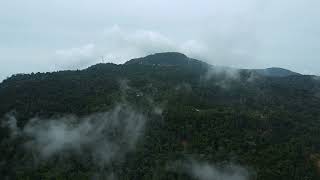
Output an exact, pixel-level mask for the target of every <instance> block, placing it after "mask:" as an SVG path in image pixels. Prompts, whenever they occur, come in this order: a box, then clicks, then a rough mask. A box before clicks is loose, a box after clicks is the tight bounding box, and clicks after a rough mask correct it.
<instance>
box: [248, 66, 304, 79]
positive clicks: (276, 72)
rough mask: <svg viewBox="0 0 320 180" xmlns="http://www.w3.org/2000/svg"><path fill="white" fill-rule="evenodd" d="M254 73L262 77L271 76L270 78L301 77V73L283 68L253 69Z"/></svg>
mask: <svg viewBox="0 0 320 180" xmlns="http://www.w3.org/2000/svg"><path fill="white" fill-rule="evenodd" d="M253 71H255V72H257V73H258V74H260V75H263V76H269V77H286V76H296V75H301V74H299V73H296V72H293V71H290V70H287V69H283V68H277V67H272V68H267V69H253Z"/></svg>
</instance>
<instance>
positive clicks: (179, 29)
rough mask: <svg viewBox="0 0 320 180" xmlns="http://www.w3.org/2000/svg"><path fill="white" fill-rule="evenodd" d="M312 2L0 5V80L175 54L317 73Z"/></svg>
mask: <svg viewBox="0 0 320 180" xmlns="http://www.w3.org/2000/svg"><path fill="white" fill-rule="evenodd" d="M319 9H320V1H319V0H126V1H125V0H45V1H44V0H1V1H0V81H1V80H2V79H4V78H6V77H8V76H10V75H11V74H13V73H22V72H24V73H27V72H38V71H40V72H44V71H53V70H63V69H78V68H79V69H81V68H85V67H87V66H89V65H92V64H95V63H97V62H101V61H102V60H101V56H104V57H105V62H115V63H123V62H125V61H126V60H129V59H130V58H133V57H140V56H145V55H147V54H150V53H156V52H164V51H179V52H182V53H185V54H187V55H188V56H190V57H194V58H199V59H201V60H205V61H207V62H209V63H211V64H213V65H224V66H233V67H240V68H265V67H275V66H277V67H284V68H288V69H291V70H294V71H298V72H301V73H306V74H320V59H319V57H320V20H319V19H320V11H319Z"/></svg>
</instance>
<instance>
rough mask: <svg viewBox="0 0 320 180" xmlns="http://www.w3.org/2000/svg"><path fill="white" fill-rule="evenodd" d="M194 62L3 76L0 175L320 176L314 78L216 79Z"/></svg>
mask: <svg viewBox="0 0 320 180" xmlns="http://www.w3.org/2000/svg"><path fill="white" fill-rule="evenodd" d="M172 59H174V60H172ZM162 61H164V62H162ZM191 61H192V62H193V63H196V64H200V65H199V66H190V62H189V63H188V58H187V57H186V56H184V55H181V54H175V53H173V54H172V53H169V54H168V53H164V54H156V55H152V56H147V57H145V58H140V59H138V60H131V61H129V62H128V63H126V64H123V65H115V64H97V65H94V66H92V67H89V68H87V69H84V70H81V71H61V72H52V73H36V74H27V75H15V76H12V77H11V78H9V79H6V80H5V81H4V82H3V83H1V84H0V99H1V103H0V117H2V118H1V124H2V126H1V127H0V153H1V156H0V162H1V163H0V177H4V179H6V178H7V179H19V178H20V179H50V178H60V179H94V178H97V179H99V178H100V179H108V178H111V177H113V178H117V179H137V180H138V179H139V180H140V179H142V180H143V179H146V180H149V179H155V180H157V179H163V180H165V179H178V180H185V179H187V180H188V179H197V176H192V174H190V173H191V172H193V171H194V170H195V169H199V168H200V172H204V171H202V170H203V169H201V168H203V166H204V169H205V170H208V171H210V170H213V171H214V172H216V171H217V172H219V173H221V174H223V175H225V173H226V172H230V171H231V172H234V171H235V169H238V170H239V168H238V167H239V166H240V167H241V168H240V169H246V170H245V171H246V172H248V176H240V177H241V178H243V179H259V180H269V179H318V178H319V176H318V175H317V166H316V164H317V163H318V162H319V161H320V146H319V144H320V134H319V129H320V112H319V108H320V95H319V94H320V93H319V92H320V82H319V81H318V80H317V79H316V78H315V77H314V76H304V75H289V76H283V75H282V74H281V77H277V76H280V75H279V74H277V76H272V77H269V76H261V75H257V74H256V73H254V72H253V71H252V70H236V71H235V72H234V71H231V73H230V72H229V70H228V71H227V72H225V71H221V69H220V70H219V71H214V72H211V69H210V68H211V67H208V66H204V65H203V64H205V63H202V62H198V61H196V60H191ZM104 118H105V121H102V120H101V119H104ZM130 119H132V121H131V120H130ZM115 120H118V121H115ZM138 120H142V121H143V122H145V123H146V124H145V125H143V126H142V125H141V124H140V123H139V122H140V121H138ZM86 121H87V123H86ZM15 122H16V123H17V124H15ZM101 122H102V124H100V123H101ZM15 125H17V126H15ZM92 128H94V129H93V130H92ZM78 132H80V133H78ZM100 133H102V134H103V136H101V135H100ZM136 133H138V134H139V136H138V135H137V134H136ZM128 138H130V141H128V140H127V139H128ZM131 138H132V139H131ZM131 140H132V141H131ZM30 144H31V145H33V146H31V148H30ZM48 147H49V148H48ZM49 150H50V151H49ZM102 150H103V151H102ZM43 151H44V152H45V153H44V152H43ZM43 153H44V154H45V155H46V156H44V157H43V156H41V155H42V154H43ZM49 155H50V156H49ZM190 159H191V160H190ZM196 162H199V163H198V164H197V163H196ZM195 164H196V165H197V166H196V168H195V169H193V167H194V165H195ZM199 164H200V165H199ZM234 164H236V165H234ZM179 165H180V166H179ZM230 166H231V167H234V166H235V167H237V168H235V169H234V168H233V169H232V168H231V170H230V169H228V168H225V167H230ZM215 170H216V171H215ZM242 172H243V171H242ZM209 173H211V172H209ZM211 174H212V173H211ZM236 174H237V175H238V174H239V172H238V171H236ZM240 174H241V173H240ZM230 176H231V177H234V176H232V175H229V176H223V177H230Z"/></svg>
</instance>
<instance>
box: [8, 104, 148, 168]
mask: <svg viewBox="0 0 320 180" xmlns="http://www.w3.org/2000/svg"><path fill="white" fill-rule="evenodd" d="M146 121H147V118H146V116H144V115H143V114H142V113H140V112H138V111H135V110H134V109H133V108H132V107H131V106H129V105H126V104H119V105H117V106H115V107H114V108H113V109H111V110H110V111H107V112H102V113H95V114H91V115H88V116H86V117H77V116H74V115H70V116H64V117H61V118H54V119H41V118H33V119H31V120H30V121H29V122H28V123H27V124H26V125H25V126H24V127H23V128H22V129H19V128H18V127H17V125H16V123H17V120H16V119H15V117H13V116H8V117H7V121H5V125H6V126H7V127H9V129H10V130H11V132H12V137H13V138H14V137H17V136H22V137H26V138H27V139H28V140H27V141H26V142H25V144H24V146H25V148H26V149H27V150H28V151H32V152H35V153H40V156H41V157H40V158H41V159H43V160H45V159H49V158H50V157H52V156H54V155H59V154H60V153H66V152H70V153H74V154H79V155H83V154H90V156H91V158H92V159H93V160H94V161H93V162H96V163H97V165H102V166H103V165H107V164H108V163H109V162H110V161H112V160H119V159H121V158H123V156H124V155H125V154H126V153H127V152H129V151H131V150H133V149H134V148H135V145H136V143H137V141H138V140H139V138H140V137H141V136H142V135H143V132H144V127H145V124H146Z"/></svg>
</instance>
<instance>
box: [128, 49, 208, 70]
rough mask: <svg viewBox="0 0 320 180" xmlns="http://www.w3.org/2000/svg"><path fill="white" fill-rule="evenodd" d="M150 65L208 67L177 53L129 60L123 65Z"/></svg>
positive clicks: (165, 53) (203, 63)
mask: <svg viewBox="0 0 320 180" xmlns="http://www.w3.org/2000/svg"><path fill="white" fill-rule="evenodd" d="M132 64H139V65H152V66H155V65H156V66H187V67H192V68H206V67H208V66H209V65H208V64H207V63H205V62H202V61H199V60H196V59H193V58H189V57H188V56H186V55H185V54H182V53H179V52H164V53H156V54H152V55H148V56H146V57H141V58H136V59H131V60H129V61H127V62H126V63H125V65H132Z"/></svg>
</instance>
